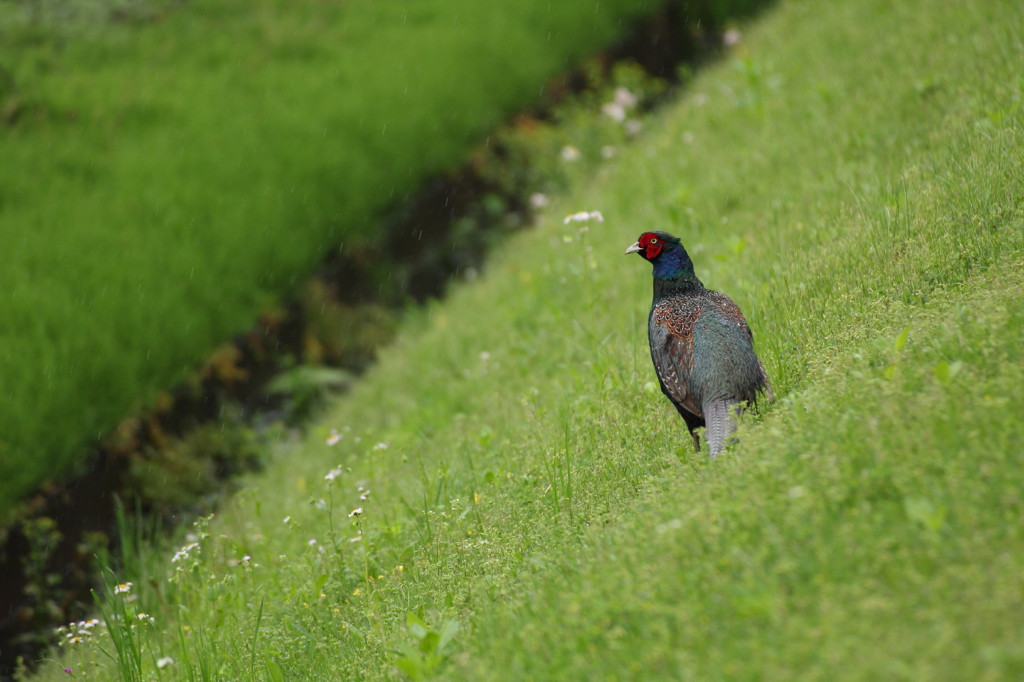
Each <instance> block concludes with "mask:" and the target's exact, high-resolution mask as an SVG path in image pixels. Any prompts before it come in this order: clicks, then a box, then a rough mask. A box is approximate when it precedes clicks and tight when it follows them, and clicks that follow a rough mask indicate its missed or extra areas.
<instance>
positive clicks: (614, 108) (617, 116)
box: [601, 102, 626, 123]
mask: <svg viewBox="0 0 1024 682" xmlns="http://www.w3.org/2000/svg"><path fill="white" fill-rule="evenodd" d="M601 113H602V114H604V115H605V116H607V117H608V118H610V119H611V120H613V121H615V122H616V123H622V122H623V121H625V120H626V109H625V107H623V106H622V105H621V104H618V103H617V102H605V103H604V104H603V105H601Z"/></svg>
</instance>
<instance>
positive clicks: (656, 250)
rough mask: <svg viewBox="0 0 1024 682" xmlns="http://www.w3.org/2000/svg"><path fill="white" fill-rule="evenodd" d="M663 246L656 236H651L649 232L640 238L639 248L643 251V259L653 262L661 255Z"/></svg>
mask: <svg viewBox="0 0 1024 682" xmlns="http://www.w3.org/2000/svg"><path fill="white" fill-rule="evenodd" d="M663 246H664V244H663V243H662V241H661V240H660V239H658V237H657V235H654V234H651V233H650V232H648V233H646V234H644V235H643V236H641V237H640V247H641V248H642V249H643V250H644V258H646V259H647V260H654V259H655V258H657V257H658V254H660V253H661V249H662V247H663Z"/></svg>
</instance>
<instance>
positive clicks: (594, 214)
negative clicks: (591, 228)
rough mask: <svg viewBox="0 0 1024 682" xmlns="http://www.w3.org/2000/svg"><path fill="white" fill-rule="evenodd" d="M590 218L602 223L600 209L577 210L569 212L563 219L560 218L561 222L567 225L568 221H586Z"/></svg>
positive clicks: (602, 218)
mask: <svg viewBox="0 0 1024 682" xmlns="http://www.w3.org/2000/svg"><path fill="white" fill-rule="evenodd" d="M591 220H594V221H597V222H599V223H603V222H604V216H603V215H602V214H601V212H600V211H579V212H577V213H570V214H569V215H567V216H565V219H564V220H562V223H563V224H565V225H568V224H569V223H586V222H590V221H591Z"/></svg>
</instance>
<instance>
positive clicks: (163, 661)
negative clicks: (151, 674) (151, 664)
mask: <svg viewBox="0 0 1024 682" xmlns="http://www.w3.org/2000/svg"><path fill="white" fill-rule="evenodd" d="M169 665H174V659H173V658H171V657H170V656H164V657H163V658H158V659H156V667H157V668H159V669H160V670H163V669H164V668H166V667H167V666H169Z"/></svg>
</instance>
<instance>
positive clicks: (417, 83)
mask: <svg viewBox="0 0 1024 682" xmlns="http://www.w3.org/2000/svg"><path fill="white" fill-rule="evenodd" d="M645 5H646V3H641V2H638V1H637V0H613V1H611V2H602V3H600V6H599V8H597V9H596V10H595V5H594V3H592V2H589V1H586V2H582V1H581V2H560V3H555V4H552V3H549V2H547V0H529V1H527V2H519V1H517V2H507V3H497V4H487V5H486V6H485V5H484V4H481V3H478V2H472V1H470V2H451V1H450V0H444V1H443V2H441V1H439V0H427V1H425V2H417V3H415V6H410V5H409V4H408V3H405V2H395V1H393V0H387V1H381V2H364V1H357V2H344V3H322V2H316V1H312V0H301V1H299V2H282V1H280V0H259V1H258V2H237V1H236V0H216V1H214V2H210V3H199V4H195V5H188V6H186V7H184V8H181V9H178V10H177V11H175V12H172V13H170V14H169V15H168V16H167V17H166V18H165V19H164V20H162V21H160V22H157V23H154V24H151V25H143V26H135V25H128V26H125V25H118V24H113V25H108V26H103V27H101V28H100V29H98V30H96V31H93V32H88V31H86V32H84V33H83V34H81V35H77V36H75V37H74V38H72V39H70V40H63V39H60V40H58V39H53V40H35V39H30V38H29V36H32V35H34V33H33V32H32V31H25V30H20V31H19V30H13V29H11V28H10V26H11V25H13V24H12V23H11V22H12V21H13V19H12V18H11V17H13V16H14V15H15V14H16V13H17V12H18V11H20V9H18V8H14V7H13V6H11V7H6V8H0V20H3V21H0V65H2V66H3V68H4V74H7V73H8V72H9V73H10V75H11V78H12V82H13V83H16V84H17V86H18V87H19V88H20V90H19V91H18V92H15V93H14V94H11V93H9V92H5V91H3V90H0V108H3V109H4V111H5V112H7V111H8V109H9V110H10V111H21V114H20V118H19V119H18V122H17V123H16V124H15V125H12V126H10V127H7V126H5V127H4V128H3V130H2V135H0V159H2V163H0V253H2V254H3V267H2V268H0V290H3V292H4V295H3V297H2V298H0V384H2V385H3V389H2V390H0V481H2V483H0V501H2V502H0V516H2V515H3V512H4V511H5V509H4V508H3V506H2V505H6V504H9V503H10V502H11V501H12V500H13V499H15V498H17V497H18V496H20V495H22V494H24V493H25V492H26V491H28V490H29V489H30V488H31V486H32V485H36V484H38V483H39V482H40V478H41V477H46V476H52V475H53V474H54V473H55V471H57V470H60V469H66V468H67V467H68V465H70V464H73V463H74V462H75V461H76V459H77V458H79V457H80V455H81V448H82V446H83V445H84V444H85V443H86V442H88V441H89V440H91V439H93V438H95V437H97V436H98V435H99V434H100V433H102V432H104V431H106V430H108V429H109V428H111V427H112V426H113V425H114V424H115V423H116V421H117V420H118V419H121V418H123V417H125V416H126V415H127V414H129V413H130V412H131V411H132V410H133V409H137V408H138V407H139V406H140V403H145V402H147V401H149V400H150V399H151V398H152V396H153V395H154V393H155V392H156V391H159V390H163V389H166V388H167V387H168V386H170V385H172V384H173V383H174V382H175V381H178V380H180V379H182V378H183V376H184V374H185V373H187V372H188V371H191V370H193V369H194V367H195V366H196V365H197V364H198V363H199V362H200V361H201V360H202V359H203V357H204V356H206V355H207V354H208V353H209V352H210V351H211V349H212V348H213V347H214V346H216V345H217V344H219V343H221V342H223V340H224V339H226V338H228V337H230V336H231V335H232V334H235V333H237V332H239V331H242V330H244V329H246V328H248V327H249V326H250V325H251V324H252V323H253V320H254V319H255V318H256V316H257V315H258V314H259V313H261V312H264V311H266V309H267V308H268V307H270V306H272V305H273V302H274V301H275V300H277V298H278V297H279V296H280V295H281V294H283V293H285V292H287V291H288V290H289V288H290V287H292V286H293V285H294V283H295V281H296V278H301V277H302V275H303V273H306V272H308V271H309V270H310V269H311V268H312V267H313V266H314V265H315V263H316V262H318V261H319V260H320V259H322V257H323V254H324V252H325V251H326V250H328V249H331V248H337V247H338V245H339V244H341V243H343V242H348V244H349V248H353V244H358V243H360V242H362V243H366V242H373V241H375V240H376V239H377V236H376V235H375V234H374V233H373V231H372V228H371V227H369V226H368V225H372V224H373V217H374V212H375V211H379V210H381V209H382V208H384V207H386V206H388V205H390V204H391V203H392V202H393V201H394V200H395V197H401V196H403V195H405V194H407V193H409V192H411V191H413V190H414V189H415V188H416V187H417V185H418V184H419V183H420V182H422V180H423V179H424V178H426V177H429V176H431V175H433V174H436V173H438V172H440V171H442V170H444V169H445V168H448V167H452V166H454V165H456V164H457V163H458V162H459V161H460V160H461V159H462V158H463V157H464V155H465V154H466V153H467V151H468V149H469V147H470V146H471V145H472V144H475V143H476V142H477V141H478V140H479V138H480V137H481V136H482V135H484V134H485V133H486V132H487V131H489V130H491V129H493V127H494V126H495V125H497V124H498V123H499V122H500V121H501V119H502V117H503V116H506V115H507V114H508V113H509V112H510V111H512V110H516V109H519V108H522V107H524V106H528V105H530V104H532V103H534V102H535V101H536V100H537V98H538V96H539V93H540V91H541V89H542V88H541V85H542V84H543V83H544V81H545V80H546V79H548V78H551V77H553V76H554V75H556V74H559V73H562V72H564V71H565V69H566V68H567V65H569V64H571V63H573V62H574V61H575V60H578V59H579V58H580V56H581V55H583V54H586V53H589V52H593V51H596V50H598V49H600V48H601V47H602V46H604V45H606V44H607V43H608V42H610V41H611V40H613V39H614V38H615V37H616V36H618V35H619V34H621V32H622V30H623V24H624V22H625V21H628V19H629V18H630V17H632V16H635V15H636V14H637V13H638V12H639V11H641V10H643V9H644V8H645V7H644V6H645ZM26 11H27V10H26ZM58 45H60V47H57V46H58ZM495 73H501V74H502V77H501V78H495V77H494V74H495ZM0 85H2V86H3V87H4V88H8V87H9V83H8V80H7V79H6V77H5V79H4V81H3V83H0ZM18 103H20V104H18ZM16 105H17V106H16ZM18 107H20V109H19V108H18ZM7 115H8V113H4V116H5V117H6V116H7Z"/></svg>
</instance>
